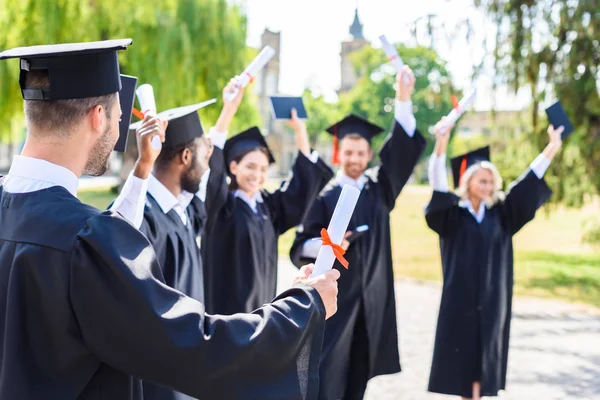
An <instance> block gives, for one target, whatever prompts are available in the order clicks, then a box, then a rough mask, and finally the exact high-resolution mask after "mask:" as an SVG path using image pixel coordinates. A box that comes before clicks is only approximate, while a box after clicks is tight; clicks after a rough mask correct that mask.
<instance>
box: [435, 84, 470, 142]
mask: <svg viewBox="0 0 600 400" xmlns="http://www.w3.org/2000/svg"><path fill="white" fill-rule="evenodd" d="M475 96H477V91H476V90H475V89H473V90H472V91H470V92H469V93H468V94H467V95H466V96H465V97H463V98H462V99H460V101H459V102H457V101H456V96H452V111H450V113H449V114H448V116H447V117H446V120H445V121H444V125H443V126H442V128H441V132H442V133H445V132H446V130H447V128H448V127H449V126H450V125H453V124H454V123H455V122H456V121H458V119H459V118H460V117H461V116H462V115H463V114H464V113H465V111H467V107H469V105H470V104H471V103H472V102H473V100H475Z"/></svg>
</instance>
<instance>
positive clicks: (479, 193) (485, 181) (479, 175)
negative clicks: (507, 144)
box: [469, 168, 494, 201]
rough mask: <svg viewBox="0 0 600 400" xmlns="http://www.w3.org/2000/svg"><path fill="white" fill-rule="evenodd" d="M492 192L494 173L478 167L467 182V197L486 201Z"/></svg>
mask: <svg viewBox="0 0 600 400" xmlns="http://www.w3.org/2000/svg"><path fill="white" fill-rule="evenodd" d="M493 193H494V175H493V174H492V172H491V171H489V170H487V169H483V168H480V169H479V170H478V171H477V172H475V173H474V174H473V177H472V178H471V181H470V182H469V197H472V198H474V199H476V200H478V201H486V200H489V199H490V198H491V197H492V194H493Z"/></svg>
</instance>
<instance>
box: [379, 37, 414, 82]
mask: <svg viewBox="0 0 600 400" xmlns="http://www.w3.org/2000/svg"><path fill="white" fill-rule="evenodd" d="M379 40H380V41H381V46H382V47H383V51H385V55H386V56H387V59H388V60H389V62H391V63H392V65H393V66H394V68H396V72H402V69H404V62H402V59H401V58H400V55H399V54H398V52H397V51H396V48H395V47H394V45H393V44H391V43H390V42H389V40H387V38H386V37H385V35H381V36H379ZM403 79H404V83H408V76H406V75H405V76H404V78H403Z"/></svg>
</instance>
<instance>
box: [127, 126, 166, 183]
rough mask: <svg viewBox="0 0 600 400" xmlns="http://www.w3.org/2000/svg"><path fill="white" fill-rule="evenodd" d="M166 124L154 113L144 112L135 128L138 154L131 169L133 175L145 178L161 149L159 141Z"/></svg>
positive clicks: (162, 140) (162, 138)
mask: <svg viewBox="0 0 600 400" xmlns="http://www.w3.org/2000/svg"><path fill="white" fill-rule="evenodd" d="M168 124H169V122H168V121H164V122H163V121H162V120H160V119H159V118H158V117H157V116H155V115H152V114H146V116H145V117H144V120H143V121H142V123H141V125H140V126H139V127H138V128H137V129H136V140H137V147H138V150H139V155H138V159H137V161H136V162H135V166H134V169H133V174H134V176H136V177H138V178H140V179H147V178H148V176H149V175H150V172H151V171H152V167H153V166H154V162H155V161H156V159H157V158H158V156H159V154H160V151H161V146H160V143H162V142H164V141H165V131H166V129H167V125H168ZM155 138H156V139H155ZM155 140H158V141H159V147H158V149H157V148H156V147H155V145H154V141H155Z"/></svg>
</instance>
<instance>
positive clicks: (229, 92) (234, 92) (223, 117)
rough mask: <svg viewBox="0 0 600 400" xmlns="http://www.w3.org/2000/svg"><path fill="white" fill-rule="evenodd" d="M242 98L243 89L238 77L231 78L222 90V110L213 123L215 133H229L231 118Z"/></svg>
mask: <svg viewBox="0 0 600 400" xmlns="http://www.w3.org/2000/svg"><path fill="white" fill-rule="evenodd" d="M243 98H244V88H243V87H241V86H240V83H239V77H237V76H236V77H235V78H231V79H230V80H229V83H228V84H227V86H225V88H224V89H223V109H222V110H221V114H219V118H218V119H217V122H216V123H215V130H216V131H217V132H227V131H229V126H230V125H231V121H233V117H235V114H236V113H237V110H238V108H239V107H240V104H241V102H242V99H243Z"/></svg>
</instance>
